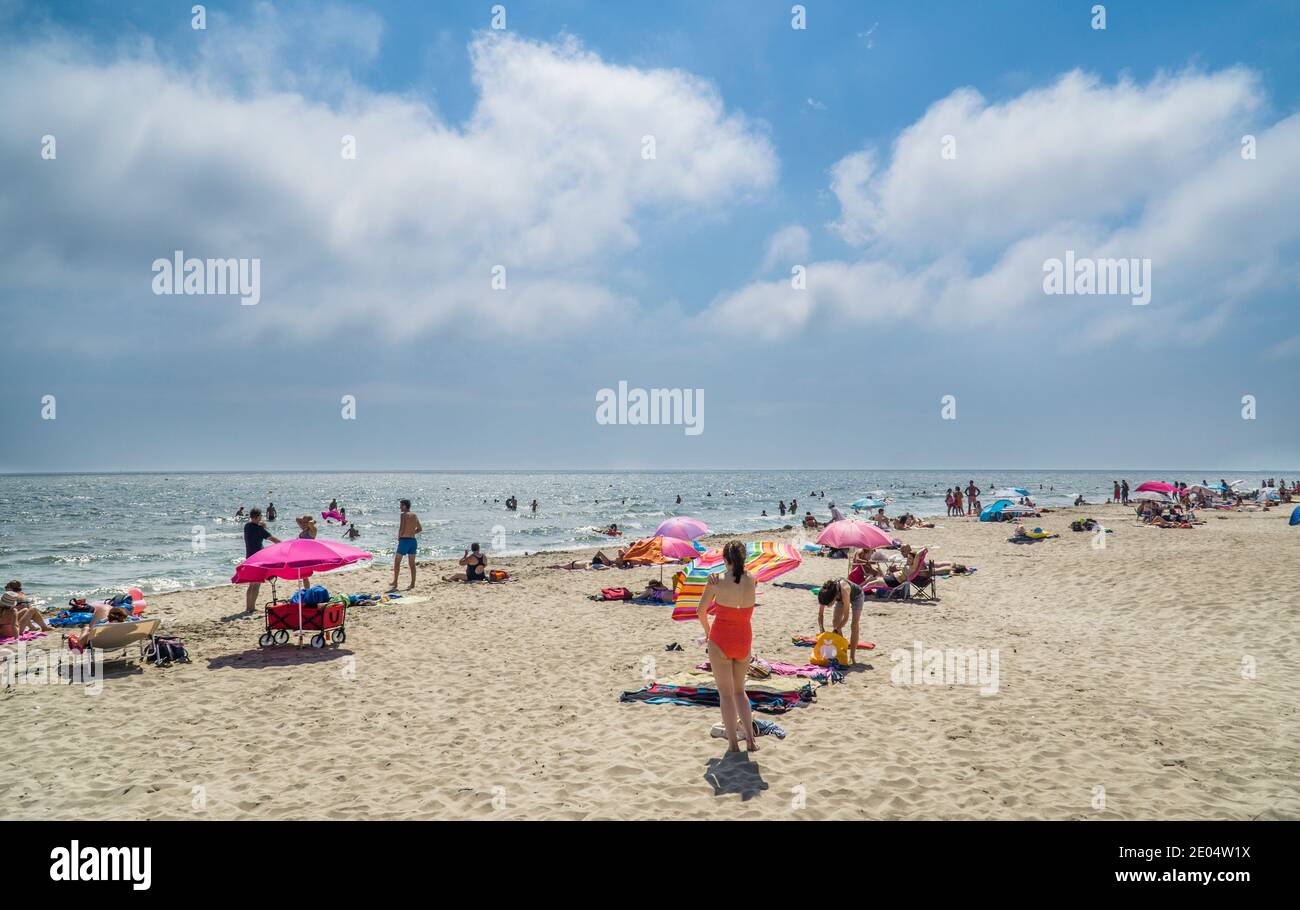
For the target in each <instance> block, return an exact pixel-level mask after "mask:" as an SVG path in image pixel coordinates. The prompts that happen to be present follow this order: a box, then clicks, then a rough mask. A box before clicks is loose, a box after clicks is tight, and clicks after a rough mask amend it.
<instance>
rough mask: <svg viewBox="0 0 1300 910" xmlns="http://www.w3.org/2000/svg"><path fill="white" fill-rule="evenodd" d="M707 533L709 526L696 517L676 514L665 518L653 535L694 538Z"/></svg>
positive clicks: (680, 538) (679, 538)
mask: <svg viewBox="0 0 1300 910" xmlns="http://www.w3.org/2000/svg"><path fill="white" fill-rule="evenodd" d="M707 533H709V526H708V525H706V524H705V523H704V522H702V521H700V520H699V519H698V518H690V517H688V516H686V515H676V516H674V517H672V518H666V519H664V520H663V521H662V522H660V523H659V527H657V528H655V532H654V535H653V536H654V537H676V538H677V539H678V540H694V539H695V538H697V537H703V536H704V535H705V534H707Z"/></svg>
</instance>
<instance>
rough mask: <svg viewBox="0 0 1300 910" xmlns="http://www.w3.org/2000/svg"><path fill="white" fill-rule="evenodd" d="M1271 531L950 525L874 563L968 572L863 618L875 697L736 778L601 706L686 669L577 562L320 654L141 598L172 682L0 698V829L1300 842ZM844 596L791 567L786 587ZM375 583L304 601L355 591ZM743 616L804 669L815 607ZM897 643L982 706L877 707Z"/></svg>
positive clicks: (404, 613)
mask: <svg viewBox="0 0 1300 910" xmlns="http://www.w3.org/2000/svg"><path fill="white" fill-rule="evenodd" d="M1082 515H1094V516H1096V517H1097V518H1099V519H1100V520H1101V521H1103V522H1104V523H1105V524H1106V525H1108V526H1110V527H1112V528H1113V529H1114V533H1112V534H1109V535H1107V536H1106V546H1105V547H1104V548H1100V549H1098V548H1096V547H1094V545H1093V543H1092V541H1093V535H1091V534H1088V533H1072V532H1071V531H1070V530H1069V522H1070V520H1071V519H1072V518H1074V517H1078V516H1082ZM1285 515H1286V511H1285V510H1280V509H1279V510H1273V511H1270V512H1267V513H1263V512H1257V513H1253V514H1245V513H1227V514H1224V515H1223V517H1220V516H1219V515H1217V514H1215V513H1207V524H1205V525H1204V526H1201V527H1198V528H1196V529H1194V530H1160V529H1152V528H1145V527H1141V526H1139V525H1138V524H1137V523H1136V522H1135V521H1134V520H1133V513H1132V511H1131V510H1129V509H1125V508H1122V507H1120V506H1117V505H1116V506H1111V505H1107V506H1091V507H1087V508H1078V509H1067V510H1063V511H1059V512H1054V513H1052V514H1050V515H1045V516H1043V517H1042V519H1039V520H1036V521H1035V522H1034V523H1035V524H1038V525H1041V526H1042V527H1043V528H1044V529H1046V530H1049V531H1054V532H1058V533H1060V535H1061V537H1060V538H1059V539H1054V540H1048V541H1044V542H1040V543H1035V544H1032V545H1015V544H1011V543H1008V542H1007V539H1006V538H1007V537H1008V535H1009V533H1010V530H1011V528H1010V526H1009V525H1005V524H987V523H985V524H981V523H979V522H977V521H975V520H973V519H936V521H937V522H938V523H939V524H940V525H941V527H940V528H937V529H934V530H912V531H906V532H898V533H897V536H899V537H901V538H903V539H905V540H906V541H908V542H910V543H913V544H914V545H929V546H930V547H931V548H932V556H934V557H935V558H937V559H941V560H958V561H961V562H966V563H969V564H973V565H975V566H977V567H978V571H977V572H976V573H975V574H974V575H972V576H969V577H962V578H954V579H940V581H939V586H938V588H939V595H940V598H941V599H940V601H939V602H938V603H937V604H927V603H889V604H885V603H873V602H870V601H869V602H868V604H867V608H866V611H865V615H864V618H863V626H864V637H865V638H866V639H867V640H869V641H873V642H875V644H876V648H875V650H874V651H864V652H860V654H859V660H860V661H865V662H866V663H868V664H870V669H860V670H858V671H855V672H851V673H849V674H848V676H847V679H846V682H845V683H844V684H842V685H833V686H828V687H822V688H819V689H817V696H816V701H815V702H814V703H813V704H811V705H809V706H806V707H802V708H798V709H796V710H793V711H791V712H789V713H786V714H784V715H781V716H777V717H774V718H772V719H774V720H776V721H777V722H778V723H779V724H781V725H782V726H784V727H785V728H786V730H787V731H788V734H789V735H788V737H787V738H786V739H785V740H783V741H778V740H777V739H776V738H775V737H771V736H768V737H762V738H760V739H759V747H760V751H759V752H758V753H757V754H756V755H754V756H753V757H752V759H750V758H748V757H746V756H743V755H742V756H733V757H730V758H724V755H723V753H724V749H725V743H724V741H722V740H718V739H712V738H710V736H709V729H710V727H711V726H712V725H713V724H714V723H715V722H716V721H718V720H719V719H720V715H719V712H718V711H717V709H715V708H708V709H706V708H696V707H683V706H676V705H647V704H622V703H620V702H619V701H618V695H619V693H620V692H621V691H623V690H629V689H637V688H639V687H641V686H642V685H643V684H644V681H643V676H644V675H645V673H646V672H647V671H649V672H650V673H651V674H653V675H658V676H666V675H669V674H672V673H675V672H678V671H681V670H685V669H688V668H690V667H692V666H693V665H694V664H695V663H697V662H699V661H700V660H702V659H703V658H704V655H703V653H702V650H701V649H700V648H699V647H698V646H696V645H695V644H694V643H693V642H694V640H695V639H696V638H697V637H698V636H699V634H700V631H699V626H698V625H697V624H696V623H694V622H691V623H674V622H672V621H671V620H670V619H669V611H670V607H668V606H639V605H633V604H624V603H598V602H594V601H592V600H589V599H588V595H590V594H593V593H595V592H597V591H598V590H599V589H600V588H602V587H605V586H610V585H626V586H628V587H631V588H633V589H634V590H639V589H640V588H641V587H642V586H643V585H644V583H645V582H646V581H647V580H648V579H650V578H657V577H658V576H659V572H658V570H657V569H635V570H627V571H619V570H609V571H603V572H597V571H587V570H583V571H560V570H554V569H548V568H545V566H547V565H549V564H552V563H556V562H560V561H567V559H569V558H573V557H574V556H578V554H572V555H565V556H563V557H561V556H560V555H559V554H555V553H550V554H540V555H537V556H532V557H525V558H508V559H503V560H495V561H494V565H496V566H503V567H504V568H506V569H507V570H509V571H510V572H511V574H512V575H513V576H514V580H512V581H510V582H509V583H507V584H503V585H473V586H467V585H458V584H449V583H444V582H441V581H438V580H437V578H438V576H439V575H441V574H443V573H445V572H448V571H450V568H449V567H448V566H447V565H446V564H437V563H428V564H424V565H422V566H421V574H420V583H419V585H418V589H417V590H416V591H415V592H414V593H416V594H418V595H423V596H425V597H427V598H428V599H427V600H425V601H423V602H421V603H412V604H406V605H401V604H397V605H392V606H388V605H385V606H378V607H362V608H355V609H353V610H351V611H350V612H349V616H348V627H347V633H348V637H347V641H346V643H345V644H344V645H343V646H341V647H339V648H337V649H334V648H327V649H324V650H314V649H311V648H303V649H298V648H295V647H287V648H278V649H272V650H267V651H263V650H260V649H259V648H258V646H257V638H258V635H259V633H260V632H261V631H262V629H261V620H260V618H259V619H256V620H248V619H232V618H231V617H232V615H233V614H236V613H237V612H238V611H240V610H242V608H243V598H244V589H243V588H242V587H223V588H218V589H213V590H206V591H193V592H185V593H178V594H172V595H167V596H161V597H155V598H151V601H152V603H153V610H152V613H154V614H155V615H161V616H162V617H163V618H164V620H165V629H167V630H168V631H170V632H172V633H175V634H178V635H180V636H181V637H183V638H184V639H185V642H186V645H187V646H188V647H189V649H190V652H191V656H192V658H193V662H192V663H190V664H188V665H177V666H173V667H170V668H164V669H158V668H154V667H144V668H142V669H138V670H133V671H130V672H126V673H117V674H111V675H110V676H109V678H108V679H107V680H106V681H105V683H104V687H103V690H102V692H101V693H100V694H99V695H93V696H92V695H87V694H85V692H83V691H81V690H80V689H78V688H75V687H68V686H56V685H19V686H16V687H13V688H10V689H8V690H7V691H4V692H3V693H0V739H2V740H3V742H4V743H5V747H6V748H5V754H6V757H7V760H6V761H5V762H4V763H3V764H0V804H2V805H3V807H4V808H3V816H4V817H5V818H9V819H81V818H88V819H109V818H112V819H196V818H213V819H234V818H244V819H247V818H254V819H287V818H311V819H409V818H493V819H497V818H500V819H552V818H560V819H586V818H616V819H645V818H648V819H684V818H690V819H697V818H698V819H709V818H721V819H745V818H754V819H758V818H764V819H829V818H834V819H934V818H939V819H983V818H998V819H1015V818H1049V819H1092V818H1097V819H1143V818H1147V819H1175V818H1184V819H1186V818H1214V819H1217V818H1224V819H1253V818H1297V817H1300V749H1298V748H1297V742H1298V741H1300V737H1298V736H1297V734H1300V725H1298V723H1297V713H1296V708H1297V701H1298V700H1300V699H1298V698H1297V692H1300V685H1298V679H1300V677H1297V669H1300V668H1298V666H1297V664H1298V663H1300V661H1297V657H1296V655H1297V647H1298V646H1300V642H1298V641H1297V637H1298V636H1297V631H1298V629H1300V619H1298V617H1297V606H1300V595H1297V593H1296V592H1297V585H1296V581H1297V578H1298V577H1300V570H1297V569H1296V552H1297V547H1298V546H1300V529H1295V528H1288V527H1287V524H1286V518H1285ZM767 536H769V537H770V536H772V535H767ZM785 537H786V538H787V539H791V540H801V539H803V535H802V534H800V533H798V532H787V533H786V535H785ZM358 543H360V544H363V545H364V544H366V543H367V541H366V540H364V539H363V540H361V541H359V542H358ZM370 543H373V541H372V542H370ZM578 558H581V557H580V556H578ZM845 568H846V563H845V562H843V561H839V560H829V559H825V558H820V557H817V558H808V559H805V561H804V563H803V565H802V566H801V567H800V568H799V569H798V570H796V571H795V572H792V573H790V574H788V575H786V576H784V577H783V578H781V579H780V580H779V582H796V583H798V582H804V583H820V582H821V581H823V580H825V579H826V578H828V577H832V576H835V575H837V574H839V575H842V574H843V573H844V571H845ZM672 571H673V570H672V568H671V567H670V568H669V569H668V570H667V571H666V572H665V578H667V577H668V575H669V574H671V572H672ZM389 572H390V567H389V566H380V567H378V568H367V569H363V570H360V571H354V572H344V573H337V574H334V575H325V576H320V577H319V579H318V580H319V581H320V582H322V583H324V584H325V585H327V586H328V587H329V588H330V589H331V591H332V592H335V593H354V592H359V591H379V590H382V589H383V588H384V587H386V584H387V579H388V577H389ZM403 584H405V572H404V573H403ZM286 589H287V586H285V587H282V588H281V590H282V591H284V590H286ZM267 590H268V589H267V588H265V587H264V588H263V592H264V594H265V592H266V591H267ZM759 603H760V606H759V608H758V609H757V610H756V611H755V613H754V619H753V625H754V645H755V649H756V651H757V652H758V653H759V654H761V655H763V656H765V657H767V658H769V659H773V660H783V661H786V662H792V663H806V662H807V658H808V656H809V651H808V649H806V648H802V649H801V648H797V647H794V646H793V645H792V644H791V643H790V637H791V636H792V635H800V634H808V633H814V632H815V631H816V613H817V610H816V601H815V598H814V597H813V596H812V595H811V594H810V593H809V592H808V591H806V590H798V589H794V588H789V587H782V586H779V583H778V584H766V585H762V586H760V597H759ZM918 641H919V642H921V643H923V647H925V648H939V649H947V648H961V649H965V648H977V649H996V651H997V654H998V667H999V680H998V689H997V692H996V694H993V695H983V694H981V693H980V691H979V687H978V686H974V685H934V684H913V685H907V684H902V683H898V684H896V683H895V682H893V681H891V669H893V668H894V666H895V663H894V661H891V658H890V655H891V653H893V652H895V651H896V649H904V650H905V651H906V652H907V655H908V656H907V658H906V659H907V660H909V661H910V660H911V651H912V649H913V647H914V642H918ZM671 642H680V643H681V644H682V645H683V646H684V647H685V649H686V650H685V651H684V652H675V651H674V652H667V651H665V650H664V648H665V646H666V645H667V644H669V643H671ZM1252 667H1253V672H1252ZM1252 677H1253V678H1252ZM757 716H766V715H757ZM1098 788H1104V790H1102V789H1098ZM1103 797H1104V799H1103Z"/></svg>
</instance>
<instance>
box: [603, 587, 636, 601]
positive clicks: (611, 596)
mask: <svg viewBox="0 0 1300 910" xmlns="http://www.w3.org/2000/svg"><path fill="white" fill-rule="evenodd" d="M600 599H601V600H631V599H632V592H631V591H629V590H628V589H627V588H602V589H601V591H600Z"/></svg>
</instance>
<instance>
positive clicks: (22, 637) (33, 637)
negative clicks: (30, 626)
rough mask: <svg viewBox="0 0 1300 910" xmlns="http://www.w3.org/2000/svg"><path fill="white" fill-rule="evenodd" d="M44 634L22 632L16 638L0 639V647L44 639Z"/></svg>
mask: <svg viewBox="0 0 1300 910" xmlns="http://www.w3.org/2000/svg"><path fill="white" fill-rule="evenodd" d="M44 637H45V633H44V632H24V633H23V634H22V635H19V636H18V637H17V638H0V645H12V644H16V643H18V642H20V641H35V640H36V639H38V638H44Z"/></svg>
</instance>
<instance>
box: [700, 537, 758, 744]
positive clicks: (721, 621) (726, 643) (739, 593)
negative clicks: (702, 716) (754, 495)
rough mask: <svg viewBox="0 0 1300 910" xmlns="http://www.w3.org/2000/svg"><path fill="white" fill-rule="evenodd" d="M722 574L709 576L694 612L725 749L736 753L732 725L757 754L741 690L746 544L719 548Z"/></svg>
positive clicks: (747, 602) (745, 656) (747, 591)
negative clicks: (703, 642) (714, 687)
mask: <svg viewBox="0 0 1300 910" xmlns="http://www.w3.org/2000/svg"><path fill="white" fill-rule="evenodd" d="M722 558H723V559H724V560H726V563H727V570H726V572H721V573H718V574H717V575H710V576H709V580H708V582H707V583H706V584H705V585H704V593H703V594H702V595H701V596H700V606H699V610H698V613H697V615H698V616H699V619H700V625H701V626H703V627H704V638H705V640H706V641H707V642H708V648H709V664H710V666H711V667H712V668H713V678H714V679H715V680H716V681H717V684H718V701H719V702H720V703H721V707H722V724H723V727H724V728H725V729H726V731H727V743H728V747H727V751H728V752H739V751H740V744H739V743H738V742H737V741H736V728H737V726H739V727H740V728H741V729H743V730H744V731H745V743H746V745H747V747H748V749H749V751H750V752H757V751H758V746H756V745H755V744H754V719H753V716H752V715H751V714H750V711H749V696H747V695H746V694H745V674H746V673H747V672H748V671H749V646H750V642H751V640H752V637H753V635H752V632H751V630H750V626H749V618H750V614H752V613H753V612H754V586H755V582H754V576H753V575H750V574H749V573H748V572H746V571H745V545H744V544H742V543H741V542H740V541H738V540H732V541H729V542H728V543H727V545H726V546H725V547H723V548H722ZM710 606H713V607H716V609H715V610H714V615H713V623H712V625H710V623H709V608H710Z"/></svg>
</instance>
